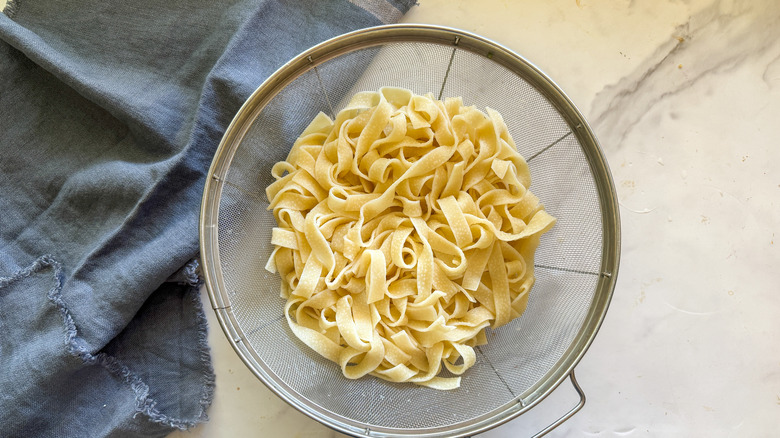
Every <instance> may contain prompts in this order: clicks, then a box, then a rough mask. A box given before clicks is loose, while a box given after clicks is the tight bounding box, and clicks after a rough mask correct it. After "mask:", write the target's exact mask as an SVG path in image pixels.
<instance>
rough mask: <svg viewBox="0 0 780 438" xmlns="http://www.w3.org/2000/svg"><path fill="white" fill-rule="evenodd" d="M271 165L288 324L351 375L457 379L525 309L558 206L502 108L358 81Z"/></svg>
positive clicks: (422, 381)
mask: <svg viewBox="0 0 780 438" xmlns="http://www.w3.org/2000/svg"><path fill="white" fill-rule="evenodd" d="M271 173H272V175H273V177H274V179H275V182H274V183H273V184H271V185H270V186H268V188H267V189H266V194H267V196H268V199H269V202H270V207H269V208H271V209H273V213H274V217H275V219H276V221H277V227H275V228H274V229H273V230H272V233H271V244H272V245H274V246H275V248H274V251H273V252H272V254H271V257H270V259H269V260H268V263H267V265H266V269H268V270H269V271H271V272H278V273H279V275H280V277H281V279H282V286H281V296H282V297H283V298H285V299H287V304H286V306H285V317H286V319H287V322H288V324H289V325H290V328H291V329H292V332H293V333H294V334H295V336H297V337H298V338H299V339H300V340H301V341H303V342H304V343H305V344H306V345H308V346H309V347H310V348H312V349H313V350H314V351H316V352H317V353H319V354H320V355H322V356H323V357H325V358H327V359H329V360H331V361H333V362H336V363H337V364H339V366H340V367H341V370H342V373H343V374H344V375H345V376H346V377H348V378H351V379H356V378H360V377H363V376H365V375H367V374H370V375H373V376H376V377H379V378H381V379H385V380H389V381H392V382H411V383H415V384H418V385H424V386H428V387H431V388H435V389H442V390H445V389H454V388H457V387H458V386H459V385H460V377H459V376H460V375H461V374H463V373H464V372H465V371H466V370H468V369H469V368H470V367H471V366H473V365H474V363H475V362H476V354H475V352H474V347H476V346H478V345H483V344H485V343H486V337H485V333H484V329H485V328H486V327H488V326H491V327H494V328H495V327H499V326H501V325H504V324H506V323H508V322H509V321H511V320H512V319H513V318H516V317H518V316H520V315H521V314H522V313H523V312H524V311H525V308H526V305H527V302H528V296H529V292H530V289H531V287H532V286H533V283H534V275H533V257H534V252H535V250H536V247H537V246H538V245H539V236H540V235H541V234H542V233H544V232H546V231H547V230H549V229H550V228H551V227H552V226H553V225H554V223H555V218H553V217H552V216H550V215H549V214H547V213H546V212H545V210H544V208H543V206H542V205H541V204H540V203H539V199H538V198H536V196H534V195H533V194H532V193H531V192H530V191H529V190H528V188H529V185H530V181H531V178H530V174H529V170H528V166H527V164H526V162H525V160H523V158H522V157H521V156H520V155H519V154H518V153H517V150H516V148H515V145H514V142H513V140H512V138H511V136H510V135H509V131H508V129H507V127H506V124H505V123H504V121H503V119H502V118H501V115H500V114H499V113H498V112H496V111H494V110H492V109H490V108H488V109H487V114H485V113H482V112H481V111H479V110H477V109H476V108H474V107H468V106H464V105H463V102H462V99H460V98H452V99H446V100H445V101H443V102H442V101H438V100H435V99H434V98H433V96H432V95H430V94H427V95H423V96H421V95H415V94H413V93H412V92H411V91H409V90H404V89H398V88H382V89H380V90H379V91H378V92H362V93H358V94H356V95H355V96H354V97H353V99H352V101H351V102H350V103H349V104H348V105H347V107H346V108H345V109H344V110H342V111H341V112H339V113H338V115H337V116H336V118H335V120H331V119H330V118H329V117H327V116H326V115H324V114H322V113H320V114H319V115H318V116H317V117H315V118H314V120H313V121H312V122H311V124H309V126H308V127H307V128H306V129H305V130H304V132H303V133H302V134H301V136H300V137H299V138H298V140H297V141H296V142H295V144H294V145H293V147H292V149H291V150H290V153H289V155H288V157H287V160H285V161H283V162H279V163H276V165H274V166H273V168H272V170H271ZM442 366H443V367H445V368H446V369H447V371H448V372H449V373H451V374H453V375H455V376H458V377H440V376H439V374H440V372H441V371H442Z"/></svg>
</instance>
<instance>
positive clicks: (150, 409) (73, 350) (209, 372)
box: [0, 255, 215, 430]
mask: <svg viewBox="0 0 780 438" xmlns="http://www.w3.org/2000/svg"><path fill="white" fill-rule="evenodd" d="M46 268H51V269H52V270H53V271H54V272H53V275H54V279H55V283H54V286H53V287H52V288H51V289H50V290H49V292H48V293H47V295H46V296H47V298H48V299H49V301H51V302H52V303H53V304H54V305H55V306H56V308H57V310H58V311H59V313H60V315H61V316H62V318H63V322H64V324H65V330H66V337H65V346H66V350H67V352H68V353H69V354H71V355H73V356H75V357H78V358H79V359H81V360H82V362H84V363H85V364H88V365H95V364H97V365H100V366H102V367H103V368H105V369H106V370H107V371H108V372H109V373H111V374H112V375H114V376H116V377H118V378H120V379H121V380H122V381H123V382H124V383H126V384H128V385H129V386H130V388H131V389H132V391H133V393H134V394H135V401H136V413H135V414H134V415H133V417H136V416H137V415H139V414H143V415H145V416H147V417H148V418H149V419H150V420H151V421H152V422H154V423H158V424H162V425H165V426H168V427H172V428H175V429H179V430H186V429H189V428H191V427H194V426H196V425H198V424H199V423H202V422H204V421H207V420H208V416H207V415H206V410H207V409H208V407H209V406H210V405H211V401H212V399H213V397H214V385H215V376H214V369H213V366H212V363H211V356H210V351H209V345H208V326H207V321H206V316H205V314H204V312H203V306H202V304H201V301H200V295H199V294H198V288H197V286H190V288H189V290H187V292H186V293H187V294H190V295H191V296H190V297H189V298H190V299H191V300H192V303H193V305H194V308H195V312H196V315H195V318H196V321H197V322H198V324H199V328H198V347H199V349H200V360H201V363H202V364H203V365H204V369H205V373H204V375H203V377H202V379H201V384H202V388H203V389H202V390H201V398H200V400H199V405H200V412H199V414H198V416H197V417H196V418H195V419H193V420H182V419H178V418H171V417H169V416H167V415H165V414H163V413H161V412H160V411H159V410H157V408H156V404H157V402H156V401H155V400H154V399H152V398H151V397H149V386H148V385H147V384H146V383H144V382H143V381H142V380H141V378H140V377H138V375H136V374H134V373H133V372H132V371H130V369H129V368H127V367H126V366H125V365H122V363H121V362H120V361H119V360H117V359H116V358H115V357H113V356H109V355H108V354H106V353H102V352H101V353H98V354H92V353H90V352H89V351H88V350H87V348H86V342H84V340H83V339H81V338H79V337H78V329H77V328H76V323H75V321H73V317H72V316H71V314H70V311H69V310H68V307H67V305H66V304H65V302H64V301H63V299H62V286H63V284H64V273H63V269H62V265H61V264H60V263H59V262H58V261H57V260H55V259H54V258H52V257H51V256H50V255H43V256H41V257H39V258H38V259H37V260H35V261H34V262H33V263H32V264H31V265H30V266H29V267H27V268H23V269H21V270H19V271H17V272H16V273H15V274H14V275H12V276H11V277H0V288H3V287H6V286H8V285H10V284H12V283H15V282H16V281H19V280H22V279H24V278H27V277H30V276H31V275H33V274H35V273H38V272H40V271H43V270H44V269H46Z"/></svg>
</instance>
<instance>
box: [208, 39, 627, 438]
mask: <svg viewBox="0 0 780 438" xmlns="http://www.w3.org/2000/svg"><path fill="white" fill-rule="evenodd" d="M398 42H422V43H433V44H439V45H445V46H446V45H449V46H453V47H455V46H457V48H459V49H464V50H468V51H471V52H473V53H477V54H481V55H483V56H486V57H487V58H489V59H491V60H492V61H493V62H496V63H498V64H499V65H501V66H503V67H505V68H507V69H509V70H510V71H512V72H514V73H515V74H517V75H519V76H520V77H521V78H522V79H524V80H525V81H526V82H528V83H529V84H531V85H532V86H533V87H534V88H536V89H537V90H538V91H539V92H540V93H542V94H543V95H544V96H545V97H546V98H547V99H548V100H549V102H550V103H551V104H552V105H553V106H554V107H555V109H556V110H557V111H558V112H559V114H560V115H561V116H562V117H563V118H564V120H565V121H566V122H567V123H568V125H569V127H570V129H571V131H572V132H573V133H574V135H575V136H576V138H577V140H578V141H579V142H580V144H581V145H582V150H583V153H584V154H585V156H586V158H587V161H588V164H589V166H590V169H591V172H592V174H593V177H594V180H595V183H596V188H597V190H598V194H599V201H600V204H601V205H600V207H601V208H600V209H601V216H602V217H601V219H602V233H603V240H602V258H601V270H600V272H599V280H598V283H597V286H596V291H595V293H594V297H593V300H592V302H591V304H590V308H589V310H588V313H587V315H586V317H585V320H584V322H583V324H582V327H581V328H580V330H579V332H578V333H577V335H576V336H575V338H574V340H573V341H572V343H571V344H570V345H569V347H568V348H567V350H566V352H565V353H564V354H563V355H562V357H561V359H560V360H559V361H558V363H557V365H556V366H555V367H553V368H552V369H551V370H550V371H549V372H548V373H547V374H546V375H545V376H544V378H542V379H540V381H539V382H538V383H537V384H536V385H534V386H533V387H532V388H531V389H529V390H528V391H527V392H526V393H525V395H526V396H525V397H523V396H519V397H518V400H517V402H516V403H514V404H512V403H507V404H505V405H504V406H503V408H501V409H500V411H498V412H493V413H491V414H488V415H483V416H481V417H477V418H476V419H472V420H470V421H468V422H465V423H458V424H456V425H452V426H449V427H442V428H436V429H435V430H432V431H428V432H423V433H419V432H420V431H415V430H412V429H397V430H388V429H386V428H377V429H373V430H372V429H371V426H370V425H364V424H355V423H358V422H356V421H354V420H350V419H348V418H345V417H341V416H339V415H335V414H332V413H330V415H329V414H327V413H324V412H323V411H324V410H323V409H322V408H320V407H319V406H317V405H315V404H313V403H308V404H307V403H306V402H305V401H301V400H299V398H297V397H295V396H294V391H293V390H292V389H291V388H290V387H288V386H287V385H285V384H284V383H283V382H280V381H278V380H275V379H274V376H272V375H270V374H268V373H267V372H266V370H264V369H263V366H262V358H260V357H259V356H258V355H257V353H256V352H255V351H254V349H253V348H251V347H250V346H249V345H248V344H247V342H246V339H245V337H244V333H243V332H242V330H241V328H240V326H239V325H238V322H237V320H236V319H235V316H234V315H233V312H232V309H231V302H230V296H229V295H228V293H227V290H226V288H225V285H224V281H223V277H222V270H221V265H220V261H219V246H218V240H217V239H218V219H219V201H220V196H221V193H222V188H223V186H224V184H226V180H225V177H226V175H227V171H228V168H229V167H230V164H231V162H232V159H233V156H234V155H235V152H236V150H237V149H238V146H239V144H240V143H241V141H242V139H243V137H244V135H245V134H246V132H247V130H248V128H249V126H251V123H252V121H253V120H254V119H255V118H256V117H257V115H258V114H259V113H260V112H261V111H262V110H263V108H264V107H265V106H266V104H267V103H268V102H269V101H270V100H271V99H272V98H273V97H275V96H276V95H277V94H278V93H279V92H280V91H281V90H282V89H283V88H284V87H285V86H286V85H287V84H289V83H291V82H292V81H293V80H295V79H296V78H297V77H299V76H300V75H301V74H303V73H305V72H307V71H309V70H310V69H312V68H315V67H316V66H317V65H319V64H322V63H323V62H326V61H328V60H330V59H333V58H336V57H338V56H341V55H344V54H346V53H350V52H352V51H355V50H358V49H363V48H366V47H371V46H377V45H383V44H388V43H398ZM617 206H618V203H617V194H616V192H615V186H614V183H613V181H612V177H611V173H610V170H609V166H608V164H607V161H606V158H605V157H604V154H603V152H602V151H601V148H600V146H599V143H598V141H597V139H596V137H595V135H594V134H593V132H592V131H591V129H590V127H589V126H588V124H587V122H586V121H585V118H584V117H583V116H582V114H581V113H580V112H579V111H578V110H577V108H576V107H575V105H574V104H573V103H572V101H571V100H570V99H569V98H568V97H567V96H566V94H565V93H564V92H563V91H562V90H561V89H560V88H559V87H558V86H557V85H556V84H555V83H554V82H553V81H552V80H551V79H550V78H549V77H547V76H546V75H545V74H544V73H543V72H542V71H541V70H540V69H539V68H537V67H536V66H535V65H533V64H532V63H530V62H529V61H527V60H526V59H525V58H523V57H521V56H520V55H518V54H516V53H514V52H513V51H511V50H509V49H508V48H506V47H504V46H502V45H500V44H498V43H496V42H493V41H491V40H489V39H487V38H484V37H481V36H479V35H475V34H473V33H469V32H466V31H463V30H459V29H454V28H449V27H443V26H434V25H423V24H394V25H385V26H377V27H372V28H366V29H361V30H357V31H354V32H350V33H346V34H343V35H340V36H337V37H335V38H332V39H330V40H328V41H325V42H323V43H320V44H318V45H316V46H314V47H312V48H310V49H309V50H307V51H305V52H303V53H301V54H300V55H298V56H297V57H295V58H294V59H292V60H291V61H289V62H287V63H286V64H285V65H283V66H282V67H281V68H279V69H278V70H277V71H276V72H275V73H273V74H272V75H271V76H270V77H268V79H266V80H265V81H264V82H263V83H262V84H261V85H260V86H259V87H258V88H257V89H256V90H255V92H254V93H253V94H252V95H251V96H250V97H249V98H248V99H247V101H246V102H245V103H244V105H243V106H242V107H241V109H240V110H239V111H238V113H237V114H236V116H235V117H234V119H233V121H232V122H231V124H230V125H229V126H228V128H227V130H226V131H225V134H224V136H223V138H222V141H221V142H220V144H219V147H218V149H217V151H216V153H215V156H214V159H213V161H212V164H211V167H210V169H209V173H208V177H207V179H206V184H205V188H204V192H203V200H202V204H201V212H200V224H199V234H200V243H201V248H200V251H201V260H202V265H203V266H202V270H203V276H204V279H205V284H206V288H207V291H208V294H209V298H210V300H211V304H212V307H213V309H214V311H215V313H216V316H217V319H218V321H219V323H220V326H221V327H222V329H223V331H224V332H225V334H226V336H227V338H228V340H229V342H230V344H231V345H232V347H233V349H234V350H235V351H236V353H237V354H238V355H239V357H240V358H241V360H242V361H243V362H244V363H245V364H246V365H247V367H248V368H249V369H250V370H251V371H252V372H253V373H254V374H255V375H256V376H257V377H258V378H259V379H260V380H261V381H262V382H263V383H264V384H265V385H266V386H267V387H268V388H269V389H270V390H271V391H272V392H274V393H275V394H276V395H277V396H279V397H280V398H281V399H283V400H284V401H286V402H287V403H288V404H290V405H292V406H293V407H295V408H296V409H298V410H299V411H300V412H302V413H304V414H305V415H307V416H309V417H311V418H313V419H314V420H317V421H319V422H320V423H322V424H325V425H326V426H328V427H331V428H333V429H335V430H338V431H340V432H343V433H346V434H349V435H353V436H372V437H374V436H383V437H390V436H411V435H414V436H422V437H431V438H433V437H444V436H448V437H449V436H468V435H474V434H478V433H481V432H484V431H486V430H489V429H491V428H494V427H496V426H498V425H501V424H503V423H505V422H507V421H509V420H512V419H514V418H516V417H517V416H519V415H521V414H523V413H525V412H527V411H528V410H530V409H531V408H533V407H534V406H536V405H537V404H538V403H539V402H541V401H542V400H543V399H544V398H545V397H547V396H548V395H549V394H550V393H551V392H552V391H554V390H555V389H556V388H557V387H558V386H559V385H560V384H561V383H562V382H563V381H564V380H566V378H567V377H568V378H570V379H571V381H572V384H573V385H574V387H575V389H576V390H577V392H578V393H579V395H580V398H581V400H580V404H579V405H577V406H575V408H574V409H572V410H571V411H569V412H568V413H567V414H566V415H564V416H562V417H561V418H559V419H558V421H556V422H555V423H553V424H551V425H550V426H548V427H547V428H546V429H544V430H543V431H542V432H541V433H540V434H539V435H541V434H544V433H547V432H549V431H550V430H552V428H554V427H556V426H558V425H559V424H561V423H562V422H563V421H565V420H566V419H568V418H569V417H570V416H571V415H573V414H574V413H575V412H577V410H579V408H581V407H582V405H583V404H584V402H585V398H584V393H583V392H582V391H581V389H580V388H579V387H578V385H577V383H576V380H575V379H574V367H575V366H576V365H577V364H578V363H579V361H580V360H581V359H582V357H583V355H584V354H585V352H586V351H587V349H588V348H589V347H590V345H591V343H592V342H593V340H594V338H595V336H596V333H597V332H598V330H599V328H600V326H601V324H602V322H603V320H604V317H605V315H606V312H607V308H608V307H609V303H610V301H611V298H612V294H613V291H614V288H615V283H616V280H617V273H618V265H619V259H620V219H619V212H618V208H617ZM528 400H530V402H528Z"/></svg>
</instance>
